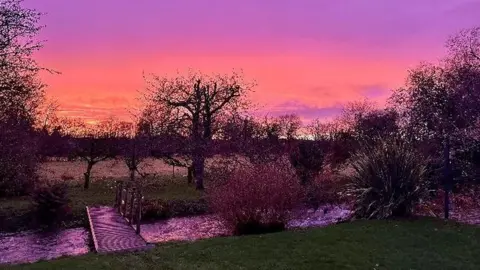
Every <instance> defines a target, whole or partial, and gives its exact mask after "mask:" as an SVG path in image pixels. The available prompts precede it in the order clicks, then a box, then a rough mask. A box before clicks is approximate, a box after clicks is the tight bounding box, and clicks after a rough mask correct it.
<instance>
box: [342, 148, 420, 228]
mask: <svg viewBox="0 0 480 270" xmlns="http://www.w3.org/2000/svg"><path fill="white" fill-rule="evenodd" d="M425 164H426V162H425V159H423V158H422V157H421V155H419V154H418V153H417V152H416V151H415V150H414V149H412V148H411V147H409V146H408V145H407V144H405V143H404V142H402V141H401V140H399V139H390V140H382V141H379V142H378V143H377V144H376V145H375V146H373V147H370V146H367V147H364V148H363V149H361V150H360V151H359V152H357V153H356V154H355V155H354V156H353V158H352V164H351V166H352V169H353V172H352V174H351V175H350V180H351V183H349V185H348V190H347V191H348V193H350V194H351V195H353V198H354V204H355V208H354V215H355V216H356V217H357V218H367V219H371V218H377V219H384V218H389V217H405V216H409V215H411V214H412V210H413V208H414V206H415V204H416V203H417V202H418V200H419V198H420V196H421V195H423V192H424V191H425V188H424V176H425V173H426V165H425Z"/></svg>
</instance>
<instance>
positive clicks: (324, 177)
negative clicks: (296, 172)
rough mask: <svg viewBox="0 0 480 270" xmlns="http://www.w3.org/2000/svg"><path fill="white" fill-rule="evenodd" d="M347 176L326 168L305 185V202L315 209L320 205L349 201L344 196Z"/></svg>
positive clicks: (333, 204) (332, 204)
mask: <svg viewBox="0 0 480 270" xmlns="http://www.w3.org/2000/svg"><path fill="white" fill-rule="evenodd" d="M347 180H348V179H347V178H346V177H342V176H340V175H338V174H335V173H334V172H333V171H331V170H326V171H324V172H322V173H321V174H320V175H318V176H317V177H315V178H314V179H313V181H312V182H310V183H308V184H307V185H306V186H305V191H304V192H305V203H306V204H307V205H308V206H310V207H313V208H314V209H315V210H316V209H318V207H320V206H324V205H327V206H335V205H339V204H342V203H344V202H347V200H346V199H348V198H346V197H345V196H344V194H343V193H344V190H345V186H346V184H347Z"/></svg>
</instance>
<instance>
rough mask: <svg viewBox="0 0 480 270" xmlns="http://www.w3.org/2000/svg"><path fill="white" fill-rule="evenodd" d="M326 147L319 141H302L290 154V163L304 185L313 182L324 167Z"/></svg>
mask: <svg viewBox="0 0 480 270" xmlns="http://www.w3.org/2000/svg"><path fill="white" fill-rule="evenodd" d="M325 150H326V145H325V144H323V145H322V144H321V143H320V142H318V141H300V142H298V145H297V147H296V149H295V150H294V151H293V152H292V153H291V154H290V163H291V164H292V166H293V168H295V171H296V173H297V176H298V177H299V178H300V182H301V183H302V184H307V183H309V182H311V181H312V179H314V178H315V177H316V176H317V175H318V174H319V173H320V172H321V171H322V168H323V165H324V159H325V152H326V151H325Z"/></svg>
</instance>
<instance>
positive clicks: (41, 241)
mask: <svg viewBox="0 0 480 270" xmlns="http://www.w3.org/2000/svg"><path fill="white" fill-rule="evenodd" d="M349 213H350V212H349V211H348V210H346V209H343V208H341V207H334V208H331V209H329V210H328V211H325V212H324V209H319V210H318V211H313V210H304V211H298V212H297V213H296V214H295V216H296V218H294V219H293V220H291V222H289V223H288V224H287V228H288V229H294V228H306V227H312V226H326V225H328V224H332V223H335V222H337V221H339V220H341V219H343V218H345V217H346V216H347V215H348V214H349ZM141 235H142V237H143V238H144V239H145V240H146V241H147V242H149V243H163V242H169V241H195V240H199V239H204V238H212V237H219V236H229V235H231V233H230V231H228V230H227V229H226V228H225V227H224V226H223V224H222V223H221V222H220V220H219V219H218V217H217V216H215V215H203V216H194V217H184V218H171V219H168V220H163V221H158V222H155V223H151V224H144V225H142V233H141ZM89 237H90V236H89V232H88V231H87V230H86V229H84V228H76V229H68V230H63V231H58V232H51V233H45V232H21V233H14V234H1V233H0V264H17V263H32V262H36V261H39V260H51V259H54V258H58V257H62V256H74V255H82V254H86V253H88V252H89V251H90V248H89Z"/></svg>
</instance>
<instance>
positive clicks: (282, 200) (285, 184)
mask: <svg viewBox="0 0 480 270" xmlns="http://www.w3.org/2000/svg"><path fill="white" fill-rule="evenodd" d="M208 199H209V203H210V205H211V209H212V210H213V211H214V212H216V213H217V214H218V215H219V216H220V217H221V218H222V220H223V221H224V223H225V225H226V226H227V227H228V228H230V229H231V230H232V231H233V233H234V234H237V235H239V234H252V233H263V232H268V231H278V230H282V229H284V227H285V225H286V223H287V222H288V219H289V218H290V211H291V210H292V209H293V208H294V207H296V206H297V205H298V204H299V202H300V199H301V186H300V184H299V182H298V180H297V179H296V177H295V174H294V173H293V172H292V171H291V170H290V168H289V167H288V166H280V165H278V164H272V163H270V164H263V165H250V166H243V167H241V168H237V169H236V171H235V173H234V174H232V176H231V177H230V179H228V180H227V182H226V183H225V184H223V185H220V186H218V187H215V188H214V189H212V191H211V192H210V193H209V194H208Z"/></svg>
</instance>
